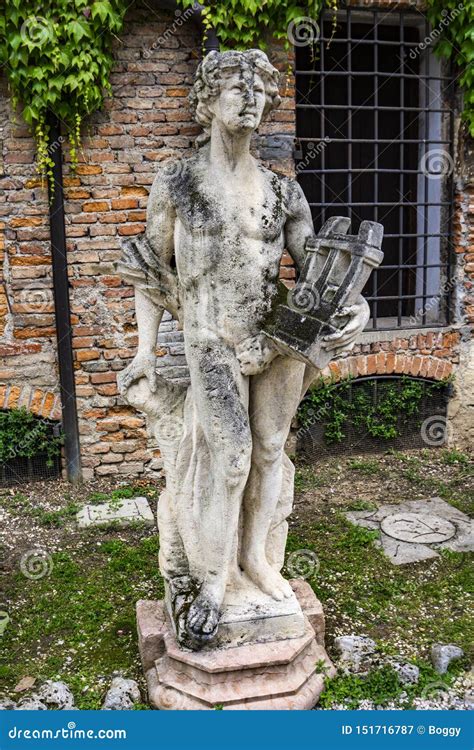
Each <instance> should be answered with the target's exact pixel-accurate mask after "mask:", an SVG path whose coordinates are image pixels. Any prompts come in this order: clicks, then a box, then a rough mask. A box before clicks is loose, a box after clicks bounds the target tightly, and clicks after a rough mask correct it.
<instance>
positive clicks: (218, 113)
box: [209, 69, 265, 133]
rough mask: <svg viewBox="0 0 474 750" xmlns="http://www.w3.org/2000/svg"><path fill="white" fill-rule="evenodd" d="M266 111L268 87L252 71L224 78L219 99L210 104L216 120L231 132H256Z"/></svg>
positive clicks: (242, 71)
mask: <svg viewBox="0 0 474 750" xmlns="http://www.w3.org/2000/svg"><path fill="white" fill-rule="evenodd" d="M264 108H265V87H264V84H263V81H262V79H261V77H260V76H259V75H258V74H256V73H254V72H253V71H252V70H251V69H246V70H245V69H241V70H240V71H239V70H237V71H235V72H232V73H231V74H230V75H227V76H225V77H223V78H222V79H221V81H220V93H219V96H218V97H217V98H216V99H215V100H214V101H213V102H212V103H210V105H209V109H210V111H211V112H212V113H213V115H214V118H216V119H217V120H219V121H220V122H221V123H222V125H223V126H224V127H225V128H226V129H227V130H228V131H229V132H231V133H238V132H248V131H252V130H256V129H257V128H258V126H259V124H260V121H261V119H262V115H263V110H264Z"/></svg>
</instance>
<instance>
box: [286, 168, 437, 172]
mask: <svg viewBox="0 0 474 750" xmlns="http://www.w3.org/2000/svg"><path fill="white" fill-rule="evenodd" d="M320 171H321V170H320V169H300V174H319V173H320ZM400 171H402V172H403V174H424V172H423V171H422V170H421V169H402V170H399V169H364V168H363V167H360V168H354V169H350V168H349V169H325V170H324V174H346V173H347V172H360V173H361V174H370V173H372V172H378V173H379V174H398V173H399V172H400Z"/></svg>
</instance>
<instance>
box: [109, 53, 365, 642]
mask: <svg viewBox="0 0 474 750" xmlns="http://www.w3.org/2000/svg"><path fill="white" fill-rule="evenodd" d="M278 77H279V74H278V72H277V70H276V69H275V68H274V67H273V66H272V65H271V64H270V62H269V60H268V58H267V56H266V55H265V54H264V53H263V52H261V51H259V50H250V51H247V52H234V51H231V52H223V53H219V52H211V53H210V54H209V55H208V56H207V57H206V58H205V59H204V60H203V62H202V63H201V64H200V65H199V68H198V71H197V75H196V82H195V84H194V88H193V91H192V93H191V102H192V107H193V110H194V114H195V118H196V120H197V122H198V123H199V124H200V125H201V126H202V127H203V129H204V133H203V135H202V136H200V137H199V139H198V145H199V148H198V149H197V153H196V154H195V155H194V156H192V157H190V158H188V159H186V160H183V161H175V162H170V163H167V164H165V165H164V166H163V167H162V168H160V170H159V172H158V174H157V176H156V179H155V181H154V183H153V187H152V190H151V193H150V198H149V203H148V211H147V229H146V237H145V238H144V239H138V238H137V239H134V240H132V241H129V242H128V243H126V245H125V247H124V252H123V257H122V260H121V261H120V263H119V270H120V272H121V274H122V275H123V278H124V279H126V280H127V281H128V282H130V283H132V284H133V285H134V286H135V300H136V317H137V324H138V332H139V344H138V352H137V355H136V357H135V358H134V360H133V361H132V362H131V364H130V365H129V366H128V367H127V368H126V369H125V370H124V371H123V372H122V373H121V375H120V377H119V387H120V390H121V393H122V394H123V395H124V397H125V398H126V399H127V401H128V402H129V403H130V404H132V405H134V406H135V407H136V408H138V409H141V410H142V411H144V412H145V413H146V414H147V416H148V419H149V424H150V426H151V428H152V430H153V431H154V434H155V435H156V438H157V441H158V444H159V446H160V448H161V452H162V455H163V459H164V466H165V472H166V490H165V491H164V492H163V494H162V496H161V498H160V501H159V509H158V524H159V531H160V569H161V572H162V574H163V576H164V578H165V581H166V588H167V600H166V601H167V606H168V611H169V613H170V615H171V618H172V620H173V621H174V625H175V632H176V637H177V640H178V643H179V644H181V646H185V647H188V648H191V649H195V650H200V649H203V648H206V647H208V645H207V644H210V643H212V644H217V643H219V639H218V638H217V634H218V630H219V631H220V627H219V626H220V623H221V625H222V628H224V624H225V623H224V621H225V617H224V615H225V612H228V611H230V610H232V608H234V609H233V610H232V611H233V612H234V614H235V613H237V614H236V615H235V617H234V620H233V623H234V626H235V623H236V622H237V621H239V622H242V621H245V622H246V623H247V624H248V626H249V627H250V624H249V623H251V622H252V621H253V619H255V612H256V611H258V612H257V614H258V617H259V618H260V619H261V617H262V612H264V613H265V614H266V615H268V616H271V615H272V614H273V613H274V612H276V613H278V614H280V615H281V614H282V613H286V614H288V612H289V609H288V607H290V602H292V604H291V606H292V607H293V610H294V613H295V615H297V607H298V605H297V603H295V602H293V600H294V594H293V591H292V589H291V587H290V585H289V583H288V581H286V580H285V579H284V578H283V576H282V575H281V572H280V571H281V569H282V566H283V561H284V550H285V542H286V535H287V523H286V518H287V517H288V515H289V513H290V511H291V507H292V501H293V474H294V469H293V465H292V463H291V461H290V460H289V458H288V457H287V456H286V454H285V452H284V445H285V441H286V439H287V437H288V434H289V429H290V423H291V420H292V418H293V416H294V414H295V411H296V409H297V407H298V404H299V402H300V400H301V398H302V396H303V395H304V393H305V391H306V389H307V387H308V385H309V383H310V382H311V380H312V379H313V378H314V377H315V375H316V374H317V371H316V370H315V369H314V367H312V366H311V365H309V364H307V363H306V362H305V361H303V360H302V359H301V358H298V357H292V356H290V355H289V354H288V353H287V352H283V353H281V349H279V348H278V346H277V344H276V343H275V342H274V341H273V339H272V338H271V337H270V336H267V335H266V334H265V332H264V330H263V329H264V327H265V321H266V320H267V318H268V316H269V315H270V314H271V312H272V309H273V308H274V306H275V304H276V300H277V298H278V292H279V284H280V282H279V281H278V276H279V266H280V259H281V256H282V253H283V251H284V250H285V249H286V250H287V251H288V253H289V254H290V255H291V257H292V258H293V260H294V262H295V265H296V267H297V269H301V268H302V266H303V264H304V261H305V253H306V251H305V248H306V246H307V245H308V243H311V242H314V240H315V235H314V230H313V223H312V219H311V212H310V209H309V206H308V203H307V201H306V198H305V196H304V194H303V192H302V190H301V188H300V186H299V185H298V183H297V182H296V181H295V180H293V179H289V178H287V177H281V176H279V175H277V174H275V173H273V172H271V171H269V170H268V169H266V168H265V167H263V166H262V165H261V164H259V163H258V161H257V160H256V159H255V158H254V157H253V156H252V155H251V153H250V141H251V137H252V134H253V133H254V132H255V130H256V129H257V128H258V126H259V124H260V122H261V120H262V117H264V116H265V115H266V114H267V113H268V112H270V111H271V110H272V109H273V108H275V107H277V106H278V105H279V103H280V97H279V95H278ZM338 222H342V224H343V226H342V233H344V232H345V231H347V226H348V223H347V220H346V219H333V220H332V225H333V228H334V229H335V230H336V231H337V227H338ZM280 291H281V289H280ZM165 309H166V310H169V311H170V312H171V313H172V315H173V316H174V317H175V318H176V319H177V320H178V321H179V322H180V324H181V326H182V329H183V331H184V342H185V353H186V359H187V363H188V366H189V373H190V384H189V385H182V384H176V383H172V382H170V381H167V380H165V379H163V378H162V377H159V376H157V373H156V369H155V364H156V362H155V349H156V342H157V334H158V327H159V324H160V320H161V317H162V314H163V311H164V310H165ZM335 316H336V317H337V316H340V317H341V319H342V320H343V321H344V322H343V325H342V327H340V328H338V327H337V326H334V327H333V328H332V331H333V332H332V333H329V334H328V335H326V336H324V341H323V343H322V348H323V349H324V350H325V352H326V353H330V355H331V356H337V355H338V354H339V353H340V352H341V351H344V350H346V349H348V348H350V347H351V346H352V345H353V344H354V342H355V340H356V338H357V336H358V335H359V334H360V332H361V331H362V330H363V328H364V327H365V325H366V323H367V321H368V318H369V309H368V305H367V303H366V302H365V300H364V299H363V298H362V297H361V296H360V294H358V295H357V298H356V300H355V302H353V304H351V305H350V306H349V307H343V308H340V309H338V310H337V311H336V313H335ZM285 607H286V609H285ZM226 608H227V609H226ZM290 610H291V607H290ZM293 610H292V611H293ZM239 613H240V614H239ZM239 617H240V620H239ZM231 619H232V618H230V619H229V618H227V621H228V622H230V620H231ZM280 622H282V621H281V620H280ZM229 627H230V625H229ZM235 627H236V626H235ZM235 627H234V630H233V631H232V633H233V635H231V636H229V639H230V640H232V638H233V637H234V636H235V633H236V630H235ZM229 632H230V631H229ZM239 637H242V634H241V635H240V636H239ZM282 637H283V636H282ZM230 640H228V642H230Z"/></svg>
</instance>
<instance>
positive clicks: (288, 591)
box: [242, 556, 293, 601]
mask: <svg viewBox="0 0 474 750" xmlns="http://www.w3.org/2000/svg"><path fill="white" fill-rule="evenodd" d="M242 566H243V569H244V571H245V572H246V573H247V575H248V577H249V578H250V579H251V580H252V581H253V582H254V583H255V584H256V586H258V588H259V589H261V590H262V591H263V592H264V593H265V594H268V595H269V596H271V597H273V599H276V600H277V601H282V600H283V599H286V598H288V597H290V596H292V594H293V589H292V588H291V586H290V584H289V583H288V581H286V580H285V579H284V578H283V576H282V575H281V574H280V573H278V571H276V570H275V569H274V568H272V566H271V565H270V564H269V563H268V562H267V560H266V559H262V558H256V557H250V556H249V557H247V558H246V559H245V560H242Z"/></svg>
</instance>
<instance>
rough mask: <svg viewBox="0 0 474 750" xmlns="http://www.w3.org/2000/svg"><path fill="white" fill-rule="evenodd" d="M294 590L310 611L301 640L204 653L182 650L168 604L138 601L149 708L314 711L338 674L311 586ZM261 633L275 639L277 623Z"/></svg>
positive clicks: (305, 611) (301, 583)
mask: <svg viewBox="0 0 474 750" xmlns="http://www.w3.org/2000/svg"><path fill="white" fill-rule="evenodd" d="M291 585H292V587H293V590H294V592H295V595H296V598H297V600H298V602H299V604H300V606H301V609H302V610H303V615H304V629H303V634H302V635H298V636H296V637H289V638H284V639H280V640H273V641H268V640H264V641H263V642H253V643H245V644H244V645H240V646H233V647H227V648H225V647H220V648H214V649H212V650H206V651H199V652H193V651H185V650H183V649H181V648H180V647H178V645H177V643H176V639H175V636H174V633H173V629H172V627H171V625H170V623H169V619H168V616H167V614H166V608H165V606H164V602H162V601H159V602H156V601H140V602H138V603H137V624H138V636H139V647H140V654H141V658H142V663H143V668H144V671H145V674H146V678H147V684H148V696H149V701H150V704H151V705H152V706H153V707H154V708H158V709H161V710H166V709H172V710H173V709H174V710H195V709H198V710H203V709H210V710H212V709H215V708H216V707H218V708H223V709H225V710H229V709H234V710H236V709H244V710H258V709H261V710H266V709H274V710H281V709H293V710H295V709H296V710H298V709H300V710H301V709H302V710H306V709H311V708H313V706H314V705H315V704H316V703H317V701H318V699H319V696H320V694H321V692H322V690H323V686H324V677H325V675H326V674H327V675H331V676H332V675H333V674H334V673H335V670H334V667H333V665H332V664H331V662H330V661H329V658H328V656H327V654H326V651H325V649H324V614H323V610H322V607H321V604H320V602H319V601H318V599H317V598H316V596H315V595H314V593H313V591H312V589H311V587H310V586H309V584H307V583H306V582H305V581H301V580H297V581H292V582H291ZM268 619H271V618H268ZM262 629H263V631H264V632H271V623H268V625H267V626H266V625H265V624H264V623H262Z"/></svg>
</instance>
